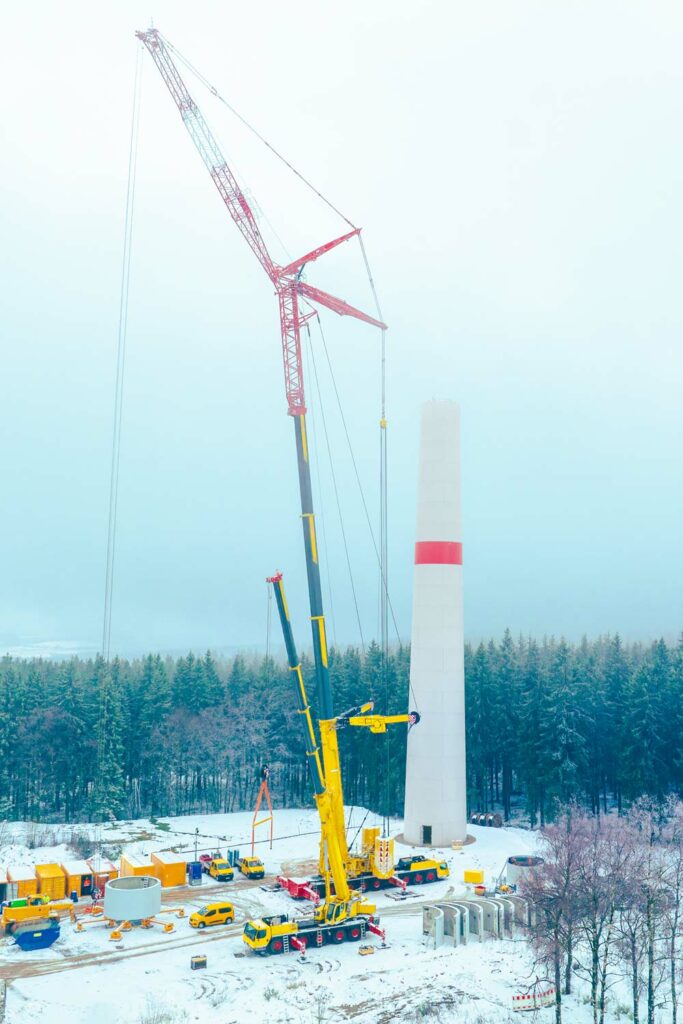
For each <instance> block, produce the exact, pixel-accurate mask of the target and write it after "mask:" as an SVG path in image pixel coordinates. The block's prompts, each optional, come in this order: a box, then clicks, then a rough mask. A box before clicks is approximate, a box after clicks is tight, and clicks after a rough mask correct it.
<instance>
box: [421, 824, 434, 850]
mask: <svg viewBox="0 0 683 1024" xmlns="http://www.w3.org/2000/svg"><path fill="white" fill-rule="evenodd" d="M422 842H423V843H424V845H425V846H431V845H432V826H431V825H423V826H422Z"/></svg>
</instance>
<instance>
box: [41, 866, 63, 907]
mask: <svg viewBox="0 0 683 1024" xmlns="http://www.w3.org/2000/svg"><path fill="white" fill-rule="evenodd" d="M36 878H37V879H38V892H39V893H41V894H42V895H43V896H48V897H49V898H50V899H51V900H63V899H64V897H65V895H66V875H65V874H64V872H63V871H62V869H61V868H60V866H59V864H36Z"/></svg>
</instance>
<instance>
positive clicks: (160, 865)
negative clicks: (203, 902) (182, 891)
mask: <svg viewBox="0 0 683 1024" xmlns="http://www.w3.org/2000/svg"><path fill="white" fill-rule="evenodd" d="M152 863H153V864H154V867H155V869H156V872H155V873H156V877H157V878H158V879H159V881H160V882H161V884H162V886H163V887H164V889H169V888H171V887H172V886H174V885H185V883H186V880H187V879H186V875H187V861H185V860H183V859H182V857H179V856H178V854H177V853H166V852H162V853H153V854H152Z"/></svg>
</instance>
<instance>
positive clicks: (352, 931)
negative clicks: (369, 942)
mask: <svg viewBox="0 0 683 1024" xmlns="http://www.w3.org/2000/svg"><path fill="white" fill-rule="evenodd" d="M346 937H347V939H348V940H349V941H350V942H358V940H359V938H360V928H359V927H358V925H357V924H354V925H353V927H352V928H347V930H346Z"/></svg>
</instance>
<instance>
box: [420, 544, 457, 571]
mask: <svg viewBox="0 0 683 1024" xmlns="http://www.w3.org/2000/svg"><path fill="white" fill-rule="evenodd" d="M415 565H462V544H460V543H459V542H458V541H452V540H419V541H418V542H417V544H416V545H415Z"/></svg>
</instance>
